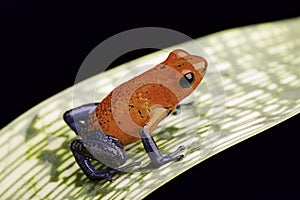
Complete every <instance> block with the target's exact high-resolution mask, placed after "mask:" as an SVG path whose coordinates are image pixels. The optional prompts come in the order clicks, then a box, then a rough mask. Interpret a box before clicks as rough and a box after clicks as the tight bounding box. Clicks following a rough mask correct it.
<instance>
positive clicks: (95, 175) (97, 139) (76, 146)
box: [71, 131, 140, 181]
mask: <svg viewBox="0 0 300 200" xmlns="http://www.w3.org/2000/svg"><path fill="white" fill-rule="evenodd" d="M71 151H72V153H73V155H74V157H75V160H76V162H77V163H78V165H79V166H80V168H81V170H82V171H83V172H84V173H85V175H86V176H87V177H88V178H89V179H91V180H96V179H97V180H98V179H103V178H105V179H106V180H108V181H112V179H111V177H110V175H113V174H114V173H116V172H117V171H123V170H126V169H127V168H130V167H133V166H138V165H140V163H138V162H136V163H131V164H129V165H126V166H123V167H119V166H121V165H122V164H124V163H125V162H126V155H125V151H124V149H123V146H122V145H121V143H120V142H119V140H116V139H115V138H112V137H110V136H108V135H106V134H105V133H102V132H100V131H93V132H89V133H86V134H84V137H83V139H82V140H75V141H73V142H72V144H71ZM90 159H93V160H97V161H100V162H101V163H103V164H105V165H107V166H108V167H110V169H107V170H96V169H95V168H94V167H93V166H92V164H91V162H90Z"/></svg>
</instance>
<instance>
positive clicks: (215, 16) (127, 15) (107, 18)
mask: <svg viewBox="0 0 300 200" xmlns="http://www.w3.org/2000/svg"><path fill="white" fill-rule="evenodd" d="M0 5H1V6H0V9H1V10H0V11H1V12H0V20H1V21H0V22H1V24H0V25H1V31H0V32H1V33H0V34H1V60H0V63H1V68H0V74H1V77H0V88H1V92H0V95H1V96H0V97H1V105H2V106H1V110H0V114H1V115H0V117H1V118H0V119H1V120H0V127H4V126H5V125H7V124H8V123H9V122H10V121H12V120H13V119H15V118H16V117H18V116H19V115H20V114H22V113H24V112H25V111H27V110H28V109H30V108H31V107H33V106H35V105H36V104H37V103H39V102H41V101H43V100H45V99H47V98H48V97H50V96H52V95H54V94H56V93H58V92H60V91H61V90H63V89H65V88H67V87H69V86H72V84H73V83H74V79H75V76H76V73H77V70H78V68H79V66H80V64H81V62H82V61H83V59H84V58H85V56H86V55H87V54H88V53H89V52H90V51H91V50H92V49H93V48H94V47H95V46H96V45H98V44H99V43H100V42H101V41H103V40H105V39H107V38H108V37H110V36H112V35H114V34H117V33H119V32H121V31H125V30H128V29H131V28H137V27H144V26H156V27H165V28H170V29H174V30H177V31H180V32H182V33H184V34H186V35H188V36H190V37H192V38H197V37H200V36H204V35H207V34H210V33H214V32H217V31H221V30H224V29H228V28H233V27H237V26H243V25H249V24H255V23H261V22H268V21H273V20H279V19H285V18H290V17H296V16H298V15H299V12H298V11H299V7H298V6H296V4H295V3H294V4H293V3H292V2H288V1H276V2H275V1H270V2H263V1H238V2H235V3H234V2H228V1H223V3H220V2H217V1H209V2H207V1H205V2H202V1H199V2H198V3H196V2H191V1H178V2H176V1H172V2H171V1H169V2H165V3H163V1H139V2H132V3H130V2H127V1H122V2H117V1H103V2H100V1H82V2H75V1H63V2H57V3H54V2H53V1H39V2H38V1H37V2H34V1H21V0H18V1H9V2H6V3H1V4H0ZM149 52H150V51H139V52H135V53H132V54H128V55H127V56H124V57H122V59H119V60H118V61H116V62H115V63H113V64H112V66H111V67H113V66H116V65H118V64H120V63H123V62H126V61H128V60H131V59H133V58H135V57H139V56H141V55H143V54H146V53H149ZM299 119H300V117H299V116H296V117H293V118H292V119H290V120H288V121H286V122H284V123H282V124H280V125H278V126H276V127H274V128H272V129H270V130H267V131H265V132H264V133H262V134H260V135H258V136H255V137H254V138H251V139H248V140H247V141H244V142H242V143H240V144H238V145H236V146H234V147H232V148H230V149H228V150H226V151H224V152H222V153H220V154H218V155H216V156H214V157H212V158H210V159H208V160H207V161H205V162H203V163H201V164H200V165H198V166H196V167H193V168H192V169H190V170H189V171H187V172H185V173H184V174H182V175H181V176H179V177H177V178H176V179H174V180H172V181H171V182H170V183H168V184H166V185H165V186H163V187H161V188H160V189H158V190H157V191H155V192H154V193H153V194H151V195H150V196H149V197H147V199H155V198H163V197H170V198H171V197H172V198H173V199H177V198H182V197H195V198H199V199H207V198H209V199H216V198H225V199H226V198H233V199H245V198H254V199H263V198H268V199H271V198H281V199H283V198H284V199H289V198H291V197H293V199H295V198H297V197H298V198H299V196H300V195H299V194H298V191H297V190H296V189H298V187H297V186H299V179H297V178H296V176H297V175H299V172H298V170H297V167H296V164H297V161H298V158H299V155H298V154H297V152H299V151H296V150H297V149H296V147H297V143H298V140H297V134H298V132H299V130H298V129H299V127H298V126H297V125H298V124H297V122H298V123H299Z"/></svg>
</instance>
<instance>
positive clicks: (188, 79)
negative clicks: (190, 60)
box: [179, 72, 195, 88]
mask: <svg viewBox="0 0 300 200" xmlns="http://www.w3.org/2000/svg"><path fill="white" fill-rule="evenodd" d="M194 81H195V76H194V74H193V73H192V72H189V73H186V74H185V75H184V76H183V77H182V78H181V79H180V80H179V84H180V86H181V87H182V88H188V87H190V86H191V85H192V84H193V83H194Z"/></svg>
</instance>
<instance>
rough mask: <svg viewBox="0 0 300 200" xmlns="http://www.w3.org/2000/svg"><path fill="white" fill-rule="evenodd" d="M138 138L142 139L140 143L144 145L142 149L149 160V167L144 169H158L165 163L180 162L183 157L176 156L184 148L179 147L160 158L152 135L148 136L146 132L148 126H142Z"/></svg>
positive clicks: (147, 131)
mask: <svg viewBox="0 0 300 200" xmlns="http://www.w3.org/2000/svg"><path fill="white" fill-rule="evenodd" d="M140 136H141V138H142V142H143V145H144V148H145V150H146V152H147V154H148V156H149V158H150V159H151V163H150V164H149V166H147V167H145V168H158V167H160V166H162V165H164V164H166V163H169V162H171V161H179V160H181V159H182V158H183V157H184V155H177V156H175V155H176V154H177V153H179V152H180V151H182V150H184V146H179V147H178V148H177V150H176V151H174V152H172V153H170V154H168V155H166V156H162V155H161V153H160V151H159V149H158V147H157V145H156V143H155V141H154V139H153V137H152V135H151V134H150V132H149V130H148V125H144V126H143V127H142V129H141V131H140Z"/></svg>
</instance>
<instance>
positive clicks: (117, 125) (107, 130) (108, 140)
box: [63, 49, 208, 182]
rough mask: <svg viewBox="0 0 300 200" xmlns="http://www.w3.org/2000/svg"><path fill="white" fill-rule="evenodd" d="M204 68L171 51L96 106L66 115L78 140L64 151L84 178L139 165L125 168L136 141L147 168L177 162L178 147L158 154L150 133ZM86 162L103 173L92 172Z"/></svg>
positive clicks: (203, 61) (203, 62)
mask: <svg viewBox="0 0 300 200" xmlns="http://www.w3.org/2000/svg"><path fill="white" fill-rule="evenodd" d="M207 67H208V62H207V60H206V59H205V58H204V57H201V56H198V55H192V54H190V53H188V52H187V51H186V50H183V49H175V50H173V51H171V52H170V53H169V55H168V56H167V58H166V60H164V61H163V62H161V63H160V64H157V65H156V66H154V67H152V68H151V69H149V70H147V71H145V72H144V73H141V74H140V75H138V76H135V77H134V78H132V79H130V80H128V81H126V82H124V83H122V84H121V85H119V86H117V87H116V88H114V89H113V90H112V91H111V92H110V93H109V94H108V95H107V96H106V97H105V98H104V99H103V100H102V101H101V102H96V103H88V104H84V105H82V106H79V107H77V108H73V109H71V110H68V111H66V112H65V113H64V114H63V119H64V121H65V122H66V124H67V125H68V126H69V127H70V129H72V130H73V131H74V132H75V133H76V135H78V136H79V138H78V139H75V140H73V141H72V142H71V144H70V149H71V152H72V153H73V156H74V158H75V160H76V162H77V164H78V165H79V167H80V168H81V170H82V172H83V173H84V174H85V175H86V177H87V178H89V179H90V180H101V179H106V180H107V181H110V182H112V181H113V180H112V176H113V175H114V174H115V173H117V172H120V171H124V170H125V171H126V170H127V169H128V168H131V167H135V166H140V165H141V163H140V162H133V163H130V164H126V162H127V157H126V152H125V150H124V147H125V146H126V145H129V144H132V143H135V142H138V141H141V142H142V144H143V148H144V150H145V152H146V153H147V155H148V157H149V159H150V163H149V164H148V166H147V167H150V168H152V169H156V168H159V167H161V166H163V165H165V164H167V163H170V162H172V161H180V160H182V159H183V157H184V155H183V154H179V152H182V151H183V150H184V146H183V145H181V146H179V147H178V148H177V149H176V150H175V151H173V152H171V153H169V154H167V155H162V154H161V151H160V149H159V148H158V145H157V144H156V142H155V140H154V138H153V135H152V134H151V133H152V132H153V131H154V129H155V128H156V127H157V126H158V124H159V123H160V122H161V121H162V120H163V119H165V118H166V117H168V116H169V115H170V114H171V113H175V111H176V109H178V108H180V105H181V104H180V102H181V101H182V100H183V99H184V98H186V97H187V96H188V95H190V94H191V93H192V92H193V91H194V90H195V89H196V88H197V87H198V85H199V84H200V83H201V81H202V80H203V77H204V75H205V73H206V71H207ZM92 160H95V161H98V162H101V163H102V164H104V165H106V166H107V169H103V170H97V169H95V167H94V165H93V164H92V162H91V161H92Z"/></svg>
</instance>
